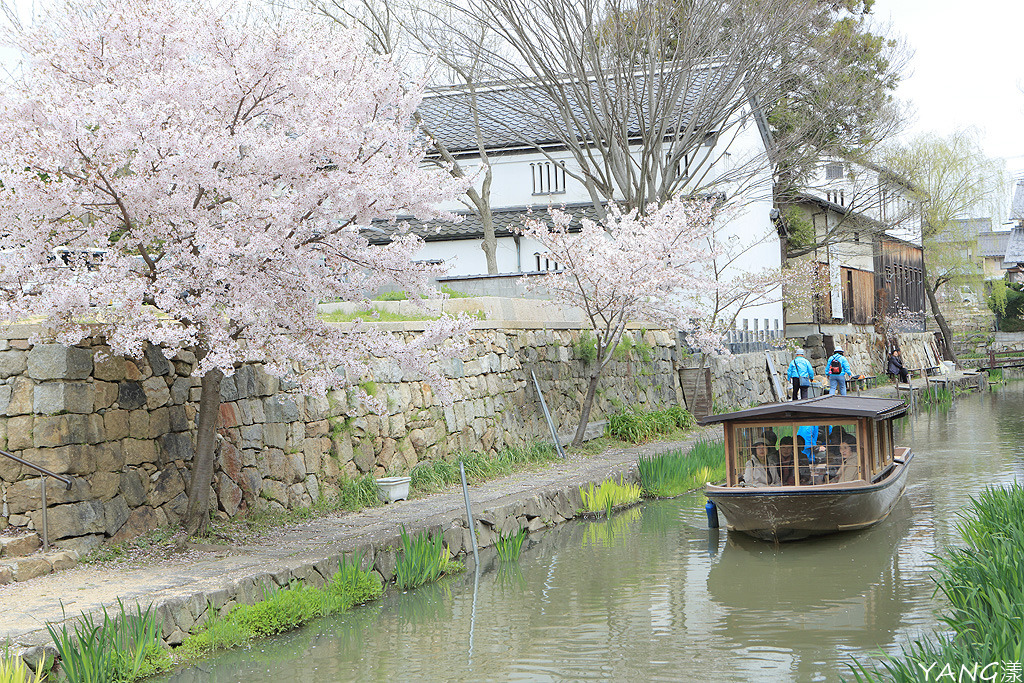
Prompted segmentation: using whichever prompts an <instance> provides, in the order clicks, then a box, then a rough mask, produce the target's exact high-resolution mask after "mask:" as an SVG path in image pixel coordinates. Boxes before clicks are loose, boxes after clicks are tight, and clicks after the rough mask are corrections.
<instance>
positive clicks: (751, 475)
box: [741, 439, 778, 486]
mask: <svg viewBox="0 0 1024 683" xmlns="http://www.w3.org/2000/svg"><path fill="white" fill-rule="evenodd" d="M741 481H742V483H743V484H744V485H745V486H777V485H778V472H777V471H775V468H773V467H769V466H768V443H767V442H766V441H765V440H764V439H758V440H757V441H755V442H754V452H753V453H752V454H751V455H750V459H749V460H747V466H746V468H744V470H743V479H742V480H741Z"/></svg>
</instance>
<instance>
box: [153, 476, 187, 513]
mask: <svg viewBox="0 0 1024 683" xmlns="http://www.w3.org/2000/svg"><path fill="white" fill-rule="evenodd" d="M184 490H185V480H184V479H182V477H181V473H180V472H179V471H178V468H177V467H173V466H170V467H167V468H166V469H164V470H162V471H160V472H159V473H158V474H157V477H156V479H155V480H154V481H153V486H152V488H150V490H149V499H148V500H147V501H146V504H147V505H150V506H152V507H154V508H156V507H160V506H161V505H163V504H164V503H167V502H168V501H170V500H171V499H173V498H174V497H175V496H177V495H178V494H179V493H182V492H183V491H184Z"/></svg>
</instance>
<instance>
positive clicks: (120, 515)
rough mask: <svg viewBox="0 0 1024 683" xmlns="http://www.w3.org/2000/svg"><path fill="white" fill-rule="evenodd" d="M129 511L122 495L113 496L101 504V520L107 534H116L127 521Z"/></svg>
mask: <svg viewBox="0 0 1024 683" xmlns="http://www.w3.org/2000/svg"><path fill="white" fill-rule="evenodd" d="M130 514H131V511H130V510H129V509H128V504H127V503H126V502H125V500H124V497H123V496H114V497H113V498H111V499H110V500H108V501H107V502H106V503H105V504H104V505H103V520H104V524H105V525H106V529H105V531H106V533H107V536H113V535H114V534H116V533H117V532H118V531H119V530H120V529H121V527H122V526H124V523H125V522H127V521H128V516H129V515H130Z"/></svg>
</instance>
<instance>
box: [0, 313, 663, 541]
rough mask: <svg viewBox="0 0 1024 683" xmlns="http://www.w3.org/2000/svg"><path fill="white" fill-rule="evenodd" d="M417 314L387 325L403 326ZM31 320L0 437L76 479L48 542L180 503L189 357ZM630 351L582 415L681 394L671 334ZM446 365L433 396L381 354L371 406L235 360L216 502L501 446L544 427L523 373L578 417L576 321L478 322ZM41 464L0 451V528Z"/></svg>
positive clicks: (54, 508)
mask: <svg viewBox="0 0 1024 683" xmlns="http://www.w3.org/2000/svg"><path fill="white" fill-rule="evenodd" d="M415 328H416V326H415V325H411V324H401V323H399V324H391V325H389V326H388V329H390V330H391V332H392V334H395V335H396V336H402V337H406V338H409V337H411V336H413V335H415V334H417V332H416V329H415ZM33 332H34V330H33V329H32V328H30V327H27V326H23V327H14V328H10V329H9V330H8V338H7V339H6V340H0V445H2V446H3V447H4V448H5V449H6V450H8V451H10V452H12V453H13V454H15V455H17V456H19V457H22V458H24V459H26V460H29V461H31V462H34V463H37V464H39V465H40V466H42V467H45V468H47V469H49V470H51V471H53V472H55V473H57V474H62V475H70V476H71V478H72V479H73V481H74V485H73V486H72V488H71V490H70V491H65V490H64V488H63V487H62V486H54V485H52V484H53V482H52V480H51V486H49V487H48V488H47V496H48V508H47V509H48V527H49V535H50V539H51V541H57V544H58V546H60V547H61V548H65V549H71V550H75V551H77V552H79V553H84V552H87V551H88V550H90V549H91V548H93V547H95V546H97V545H99V544H100V543H102V542H104V541H120V540H124V539H127V538H130V537H132V536H135V535H137V534H139V533H141V532H143V531H146V530H148V529H152V528H156V527H159V526H163V525H168V524H169V525H174V524H177V523H178V522H179V521H180V519H181V518H182V516H183V515H184V513H185V509H186V503H187V495H186V486H187V483H188V482H189V481H190V478H191V474H190V472H191V461H192V458H193V455H194V432H195V416H196V410H197V407H198V401H199V393H200V389H199V384H200V380H199V378H197V377H192V376H191V372H192V369H193V367H194V365H195V356H194V355H193V354H191V353H189V352H182V353H180V354H178V355H177V356H176V357H175V358H174V359H172V360H168V359H166V358H165V357H164V356H163V354H162V353H160V352H159V351H158V350H157V349H155V348H150V349H148V350H147V352H146V354H145V357H144V358H141V359H126V358H118V357H106V358H103V359H102V360H96V357H97V356H96V355H95V354H96V352H102V351H104V350H105V347H104V346H103V344H102V340H98V339H92V340H86V342H84V343H83V344H82V345H80V346H78V347H73V348H67V347H63V346H60V345H56V344H42V345H37V346H32V345H31V344H30V343H29V341H28V339H29V337H30V336H31V334H32V333H33ZM630 335H631V337H630V338H631V339H635V341H634V342H633V346H632V350H631V351H630V352H629V353H624V354H622V355H621V358H619V359H617V360H614V361H612V363H611V364H610V366H609V367H608V368H607V369H606V371H605V377H604V378H603V379H602V382H601V384H600V386H599V393H598V396H597V398H596V402H595V406H594V411H593V413H592V416H591V419H594V420H599V419H601V418H602V417H603V416H605V415H606V414H608V413H609V412H614V411H617V410H618V409H619V408H620V407H622V406H629V405H634V404H640V405H642V406H650V407H651V408H654V407H664V406H668V405H674V404H676V403H678V402H679V401H680V392H679V385H678V379H677V374H676V371H675V362H674V350H675V349H674V336H673V335H671V334H669V333H667V332H665V331H662V330H655V331H643V330H633V331H632V332H631V333H630ZM468 341H469V345H468V348H467V350H466V351H465V353H464V354H463V355H462V356H461V357H458V358H451V359H449V360H448V361H447V362H448V367H447V368H445V371H446V373H447V374H448V376H449V377H451V378H452V381H453V382H454V385H455V392H454V393H455V395H456V396H457V400H456V401H455V403H454V404H453V405H451V406H442V405H441V404H440V402H439V401H438V400H437V398H436V396H435V395H434V393H433V391H432V390H431V388H430V386H429V385H427V384H426V383H424V382H422V381H419V380H417V379H416V378H413V377H408V376H405V375H403V373H402V372H401V370H400V369H399V368H397V367H396V366H394V365H393V364H391V363H388V362H381V363H378V364H377V366H376V368H375V371H374V382H373V383H370V384H365V385H363V386H364V388H365V389H366V390H367V391H368V393H371V394H373V395H375V396H376V397H377V398H378V399H380V401H381V402H382V403H383V404H384V405H385V406H386V411H384V412H385V414H381V415H377V414H374V413H372V412H370V411H369V410H368V409H367V408H366V407H365V406H363V405H362V404H361V403H360V402H359V401H358V400H357V398H356V396H355V393H356V392H353V391H351V390H350V391H337V392H333V393H332V394H331V395H330V396H320V397H305V396H302V395H301V394H300V393H299V392H298V390H297V388H296V386H295V384H294V383H293V382H290V381H288V380H279V379H277V378H275V377H273V376H271V375H269V374H267V373H266V372H264V371H263V369H262V367H261V366H260V365H259V364H252V365H246V366H243V367H241V368H239V369H238V370H237V371H236V372H235V374H234V375H233V376H231V377H227V378H225V380H224V382H223V384H222V387H221V399H222V401H223V403H222V405H221V408H220V422H219V425H218V427H219V429H218V432H219V441H218V456H217V467H216V472H215V477H214V486H213V488H212V490H211V492H210V496H211V509H213V510H216V511H217V513H218V514H219V515H221V516H223V517H229V516H233V515H235V514H238V513H240V512H245V511H247V510H251V509H274V510H284V509H291V508H296V507H300V506H308V505H311V504H312V503H314V502H315V501H316V500H318V498H319V497H320V496H321V495H327V496H333V495H335V494H336V493H337V492H338V490H339V485H340V484H341V483H342V482H343V480H344V479H345V478H353V477H358V476H362V475H364V474H374V475H383V474H388V473H400V472H408V471H409V470H410V469H411V468H412V467H413V466H415V465H416V464H417V463H419V462H422V461H426V460H434V459H437V458H452V457H454V455H455V454H456V453H458V452H460V451H485V452H496V451H499V450H501V449H502V448H504V447H506V446H517V445H526V444H531V443H535V442H550V435H549V433H548V429H547V426H546V423H545V421H544V418H543V414H542V412H541V410H540V408H539V402H538V398H537V393H536V391H535V389H534V386H533V382H532V379H531V376H530V372H531V371H533V372H535V373H536V375H537V378H538V380H539V382H540V386H541V388H542V390H543V391H544V392H545V394H546V398H547V404H548V407H549V409H550V410H551V412H552V417H553V418H554V421H555V424H556V426H557V427H558V428H559V429H560V430H565V429H567V428H573V427H575V423H576V420H577V419H578V415H579V409H580V403H581V401H582V400H583V396H584V392H585V388H586V379H587V366H586V363H585V362H583V361H581V360H579V359H577V355H578V352H579V351H580V330H579V329H574V327H573V326H570V325H568V324H562V325H561V328H560V329H551V328H545V327H543V326H541V325H535V326H533V327H530V326H529V325H525V324H522V325H518V326H517V327H508V326H499V325H498V324H489V323H484V324H483V325H481V326H480V327H479V328H478V329H475V330H473V331H471V332H470V333H469V338H468ZM39 488H40V487H39V477H38V475H37V474H36V473H35V472H34V471H32V470H28V469H27V468H23V467H22V466H21V465H18V464H16V463H14V462H13V461H10V460H8V459H6V458H2V457H0V501H2V502H3V507H2V515H0V529H2V528H5V527H7V526H8V525H10V526H14V527H20V528H28V529H39V528H41V518H40V514H41V513H40V495H39Z"/></svg>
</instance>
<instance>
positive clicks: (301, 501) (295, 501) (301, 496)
mask: <svg viewBox="0 0 1024 683" xmlns="http://www.w3.org/2000/svg"><path fill="white" fill-rule="evenodd" d="M308 496H309V494H307V493H306V487H305V486H303V485H302V484H292V485H291V486H289V487H288V504H287V505H286V506H285V507H287V508H288V509H289V510H295V509H297V508H300V507H304V506H307V505H309V501H307V500H306V498H307V497H308Z"/></svg>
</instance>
